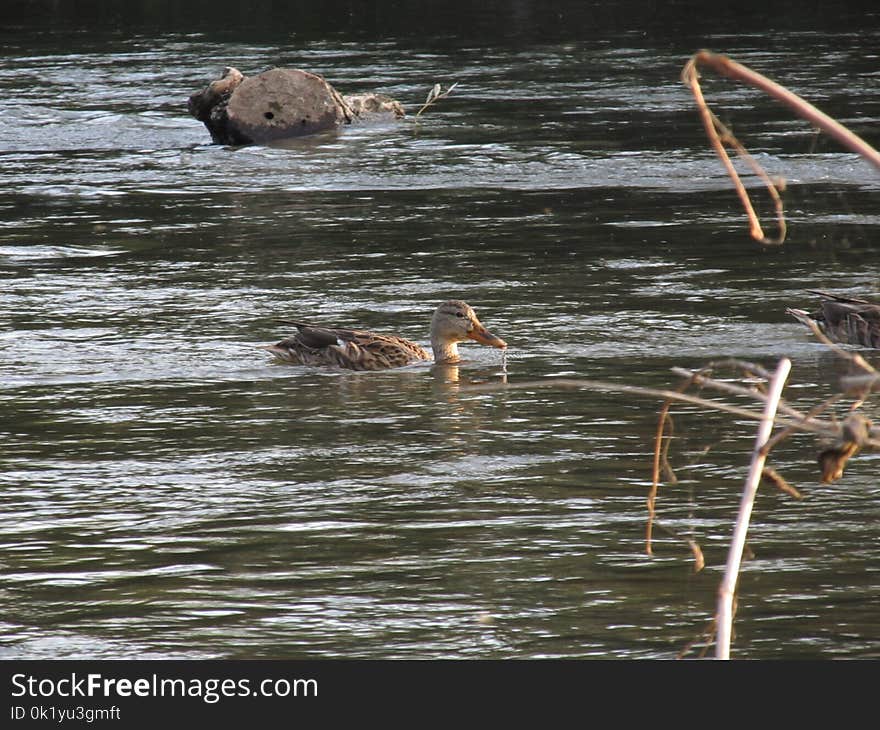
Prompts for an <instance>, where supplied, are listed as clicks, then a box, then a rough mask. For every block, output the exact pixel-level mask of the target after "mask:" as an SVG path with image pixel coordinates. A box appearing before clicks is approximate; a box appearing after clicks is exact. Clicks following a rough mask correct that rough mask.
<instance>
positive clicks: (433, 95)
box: [415, 81, 458, 119]
mask: <svg viewBox="0 0 880 730" xmlns="http://www.w3.org/2000/svg"><path fill="white" fill-rule="evenodd" d="M456 86H458V81H456V82H455V83H454V84H452V86H450V87H448V88H447V89H446V91H444V90H443V87H442V86H440V84H434V86H433V87H431V90H430V91H429V92H428V97H427V98H426V99H425V103H424V104H422V106H421V108H420V109H419V110H418V111H417V112H416V114H415V117H416V119H418V118H419V117H420V116H421V115H422V112H423V111H425V110H426V109H427V108H428V107H429V106H431V105H432V104H434V103H436V102H437V101H438V100H439V99H445V98H446V97H447V96H449V94H451V93H452V90H453V89H454V88H455V87H456Z"/></svg>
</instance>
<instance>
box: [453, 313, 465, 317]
mask: <svg viewBox="0 0 880 730" xmlns="http://www.w3.org/2000/svg"><path fill="white" fill-rule="evenodd" d="M455 316H456V317H464V313H463V312H456V313H455Z"/></svg>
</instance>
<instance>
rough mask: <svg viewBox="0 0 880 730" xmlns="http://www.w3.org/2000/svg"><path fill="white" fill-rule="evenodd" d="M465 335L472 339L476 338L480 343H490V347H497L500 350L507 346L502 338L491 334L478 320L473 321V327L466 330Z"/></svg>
mask: <svg viewBox="0 0 880 730" xmlns="http://www.w3.org/2000/svg"><path fill="white" fill-rule="evenodd" d="M467 336H468V337H469V338H470V339H472V340H476V341H477V342H479V343H480V344H481V345H490V346H491V347H498V348H500V349H502V350H504V349H506V348H507V343H506V342H505V341H504V340H502V339H501V338H500V337H496V336H495V335H493V334H492V333H491V332H489V330H487V329H486V328H485V327H483V325H481V324H480V323H479V322H474V328H473V329H472V330H471V331H470V332H468V335H467Z"/></svg>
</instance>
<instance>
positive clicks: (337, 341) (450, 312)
mask: <svg viewBox="0 0 880 730" xmlns="http://www.w3.org/2000/svg"><path fill="white" fill-rule="evenodd" d="M287 324H292V325H294V326H295V327H296V328H297V332H296V334H294V335H293V336H291V337H288V338H286V339H284V340H281V342H278V343H277V344H274V345H267V346H265V349H266V350H268V351H269V352H271V353H272V354H273V355H275V357H276V358H278V359H279V360H282V361H284V362H289V363H295V364H298V365H323V366H331V367H338V368H346V369H348V370H388V369H390V368H398V367H402V366H404V365H409V364H410V363H414V362H418V361H420V360H431V359H432V356H431V353H429V352H428V351H427V350H425V349H424V348H423V347H421V346H420V345H418V344H417V343H415V342H412V341H410V340H407V339H404V338H403V337H398V336H397V335H388V334H380V333H377V332H367V331H365V330H355V329H338V328H332V327H320V326H315V325H310V324H305V323H303V322H287ZM468 339H470V340H474V341H476V342H479V343H481V344H483V345H490V346H492V347H499V348H502V349H504V348H506V347H507V343H506V342H505V341H504V340H502V339H501V338H500V337H496V336H495V335H493V334H492V333H491V332H489V330H487V329H486V328H485V327H484V326H483V325H482V323H481V322H480V320H479V319H478V318H477V315H476V312H474V310H473V308H472V307H471V306H470V305H469V304H467V302H463V301H461V300H459V299H453V300H450V301H447V302H443V304H441V305H440V306H439V307H437V309H436V310H435V311H434V316H433V318H432V320H431V349H432V350H433V359H434V361H435V362H438V363H439V362H446V363H454V362H459V360H460V357H459V353H458V343H459V342H463V341H465V340H468Z"/></svg>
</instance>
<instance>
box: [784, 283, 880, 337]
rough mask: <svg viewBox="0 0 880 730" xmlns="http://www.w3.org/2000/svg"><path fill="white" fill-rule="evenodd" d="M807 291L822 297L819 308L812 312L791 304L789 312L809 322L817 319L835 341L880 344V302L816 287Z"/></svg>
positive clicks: (824, 331)
mask: <svg viewBox="0 0 880 730" xmlns="http://www.w3.org/2000/svg"><path fill="white" fill-rule="evenodd" d="M807 292H808V293H810V294H816V295H818V296H819V297H820V301H819V310H818V311H817V312H815V313H813V314H810V313H809V312H806V311H804V310H803V309H791V308H789V309H786V310H785V311H786V313H787V314H790V315H792V316H793V317H794V318H795V319H797V320H798V321H799V322H802V323H803V324H805V325H807V326H809V323H810V322H814V323H815V324H816V326H818V328H819V329H820V330H821V331H822V332H823V333H824V334H825V336H826V337H828V339H829V340H831V341H832V342H839V343H841V344H844V345H856V346H859V347H872V348H880V304H874V303H872V302H869V301H868V300H866V299H858V298H856V297H848V296H844V295H841V294H833V293H830V292H825V291H818V290H816V289H808V290H807Z"/></svg>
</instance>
